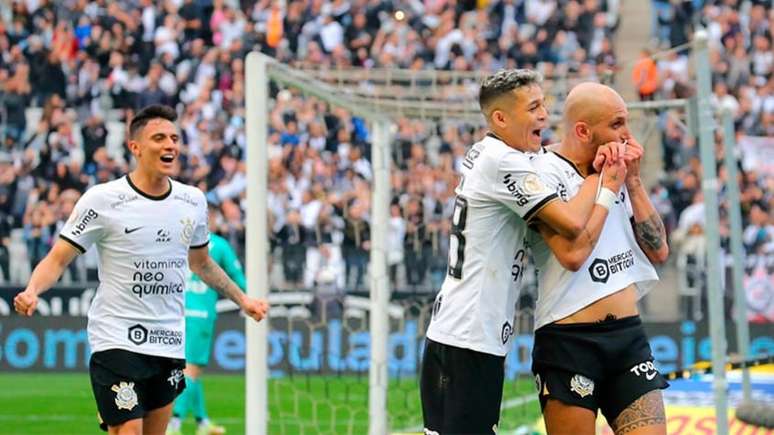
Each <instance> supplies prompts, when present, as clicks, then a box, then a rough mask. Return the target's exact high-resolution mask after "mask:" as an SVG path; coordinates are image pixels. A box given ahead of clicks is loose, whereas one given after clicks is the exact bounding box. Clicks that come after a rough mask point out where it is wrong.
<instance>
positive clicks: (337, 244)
mask: <svg viewBox="0 0 774 435" xmlns="http://www.w3.org/2000/svg"><path fill="white" fill-rule="evenodd" d="M250 56H254V58H253V59H252V67H251V66H250V65H251V60H250V58H249V57H248V74H247V81H248V83H250V82H256V83H257V84H258V86H257V88H259V89H260V90H261V92H258V93H256V92H253V93H252V94H251V93H250V92H248V94H247V110H248V113H247V119H265V120H266V122H265V123H254V124H263V125H260V126H254V127H253V128H256V129H258V130H259V131H257V132H254V134H255V135H256V136H255V137H258V138H259V148H260V149H261V151H260V153H259V154H257V155H256V156H252V155H248V164H254V165H259V166H258V171H257V172H255V171H254V172H253V173H260V174H263V175H262V177H263V178H262V179H255V180H252V181H250V180H248V182H249V184H250V186H254V185H258V186H263V187H262V189H263V190H265V192H266V196H265V197H254V198H253V199H252V200H251V199H250V197H248V202H249V203H250V201H252V203H253V204H254V205H255V207H257V209H258V210H260V211H259V212H258V213H256V215H254V216H253V217H251V216H248V221H249V222H251V226H252V225H256V227H257V229H258V231H257V232H258V235H257V236H255V237H256V239H253V241H252V243H253V244H252V245H251V239H250V236H249V235H248V252H249V251H251V249H257V250H258V251H259V252H262V253H265V254H261V255H266V257H260V256H258V257H256V258H258V259H259V260H265V262H264V261H251V264H268V265H270V268H268V269H267V270H265V271H264V270H257V271H252V270H249V273H254V274H256V275H257V276H259V278H258V279H259V281H258V282H260V283H262V284H263V285H262V286H261V287H264V288H267V289H270V291H269V293H268V297H269V300H270V302H271V305H272V310H271V317H270V319H269V325H268V327H266V325H262V326H259V327H258V328H256V329H255V330H254V332H253V333H254V334H255V335H253V336H251V335H250V329H249V328H250V327H254V325H248V326H249V327H248V342H250V343H256V342H257V343H267V345H266V347H265V348H263V347H262V346H259V347H261V350H260V352H265V354H263V355H260V352H259V354H258V356H254V359H252V360H251V357H250V355H251V352H249V351H248V360H247V370H248V378H247V382H248V387H247V388H248V391H247V397H248V431H250V428H251V426H250V418H251V417H252V418H254V419H255V421H254V423H253V424H254V425H258V426H261V425H264V424H265V425H267V426H266V428H263V429H261V430H260V431H257V432H255V433H266V431H267V432H268V433H272V434H275V433H331V434H361V433H366V432H369V433H374V434H383V433H390V432H392V433H416V432H421V431H422V412H421V404H420V401H419V388H418V380H419V379H418V369H419V364H420V360H421V353H422V345H423V340H424V335H425V329H426V327H427V325H428V323H429V320H430V312H431V309H432V303H433V298H434V296H435V293H436V292H437V290H438V288H439V287H440V284H441V282H442V281H443V278H444V276H445V274H446V270H447V268H446V259H447V254H448V242H449V237H448V235H449V222H450V213H451V210H452V209H453V200H454V192H453V189H454V187H455V186H456V184H457V175H456V174H457V171H456V170H455V168H456V164H457V162H458V160H459V159H461V158H462V156H463V155H464V151H465V149H466V147H467V146H469V145H470V144H472V143H474V142H475V141H477V140H479V139H480V138H481V137H483V135H484V134H485V132H486V130H485V126H484V119H483V117H482V116H481V115H480V112H479V110H478V103H477V93H478V87H479V83H480V81H481V79H482V78H483V77H484V75H485V73H484V72H465V73H461V72H444V71H407V70H378V69H376V70H374V69H372V70H365V69H351V70H297V69H293V68H291V67H289V66H287V65H281V64H278V63H274V62H273V61H271V60H269V59H268V58H264V57H262V56H261V55H258V54H251V55H250ZM259 56H261V57H260V59H259V58H258V57H259ZM584 80H598V78H595V77H582V76H577V77H561V78H553V77H547V78H546V79H545V81H544V84H543V88H544V92H545V95H546V100H547V103H548V107H549V111H550V116H551V125H552V126H553V125H558V124H559V123H558V122H556V121H558V120H559V116H560V113H561V109H562V101H563V99H564V96H565V95H566V94H567V92H568V91H569V89H570V88H571V87H572V86H573V85H574V84H576V83H578V82H580V81H584ZM251 105H252V106H251ZM251 107H252V112H251ZM685 107H686V102H685V101H683V100H675V101H666V102H654V103H644V104H634V105H632V106H630V111H631V112H632V116H631V118H632V128H633V130H634V134H636V135H637V137H638V138H640V140H641V142H643V143H645V144H646V146H648V144H649V143H653V144H658V143H659V138H660V134H659V131H660V129H662V127H661V126H662V125H663V123H664V122H665V120H666V119H671V120H672V121H670V122H674V123H675V125H677V126H678V128H684V129H689V128H691V126H690V121H689V120H688V118H689V117H687V116H686V111H685ZM248 128H250V125H248ZM547 134H548V135H549V136H548V137H547V140H558V138H559V137H558V132H556V131H550V132H547ZM248 135H250V132H249V131H248ZM652 148H658V147H651V148H649V149H652ZM263 153H265V154H263ZM656 158H657V159H660V153H657V156H656ZM263 162H266V163H263ZM264 164H265V166H263V167H261V166H260V165H264ZM248 172H249V170H248ZM657 172H658V171H651V172H650V174H651V175H652V176H654V177H655V176H657ZM646 181H647V180H646ZM262 189H257V190H262ZM254 190H256V189H254ZM248 195H250V194H249V193H248ZM261 207H264V209H261ZM248 209H249V207H248ZM263 213H265V216H268V219H267V220H265V222H264V220H262V219H257V220H256V216H257V217H260V216H264V214H263ZM253 233H254V234H255V233H256V232H255V231H254V232H253ZM258 239H261V240H258ZM251 246H252V248H251ZM254 252H255V251H254ZM248 269H252V268H248ZM525 277H526V279H525V281H524V286H523V289H522V293H521V297H520V299H519V302H518V303H519V306H518V307H517V316H516V319H515V323H514V324H515V325H516V326H515V328H516V331H515V334H514V336H515V337H514V343H513V348H512V351H511V352H510V354H509V356H508V358H507V362H506V373H505V379H506V382H505V388H504V394H503V403H502V411H501V426H500V428H501V430H502V431H505V432H507V431H513V430H517V429H518V428H520V427H523V426H527V425H530V426H531V425H532V424H533V423H534V422H535V421H536V420H538V418H539V415H540V413H539V405H538V404H537V400H536V399H537V395H536V394H535V391H534V382H533V380H532V376H531V374H530V361H531V358H530V353H531V346H532V327H533V307H534V300H535V288H536V283H535V277H534V270H531V271H528V272H527V273H526V274H525ZM254 328H255V327H254ZM261 328H263V329H262V330H261ZM256 331H258V332H256ZM261 358H265V360H261ZM261 361H265V363H262V362H261ZM263 365H265V366H266V367H267V371H266V372H263V371H258V370H259V368H257V367H256V366H263ZM251 370H253V372H252V375H251ZM267 379H268V380H267ZM262 388H265V390H264V391H267V392H268V393H267V394H266V396H261V395H260V394H261V393H256V390H260V389H262ZM251 394H253V395H254V396H253V399H251ZM256 394H257V395H256ZM251 400H254V401H255V402H254V404H256V408H250V406H251V405H249V402H250V401H251ZM262 400H263V401H265V403H267V404H268V406H266V407H265V410H263V411H262V412H266V419H265V422H266V423H262V421H263V420H262V419H261V418H260V417H261V414H260V413H259V412H254V409H262V407H263V405H261V404H262V403H264V402H262ZM254 427H257V426H254ZM261 427H263V426H261ZM251 433H253V432H251Z"/></svg>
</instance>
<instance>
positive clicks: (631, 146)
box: [624, 137, 645, 186]
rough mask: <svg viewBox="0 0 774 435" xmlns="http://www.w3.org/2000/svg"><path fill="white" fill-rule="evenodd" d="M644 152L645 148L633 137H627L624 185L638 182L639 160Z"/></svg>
mask: <svg viewBox="0 0 774 435" xmlns="http://www.w3.org/2000/svg"><path fill="white" fill-rule="evenodd" d="M644 154H645V149H644V148H643V147H642V145H641V144H640V143H639V142H637V139H635V138H634V137H631V138H629V140H628V143H627V145H626V152H625V153H624V161H625V162H626V185H627V186H633V185H635V184H636V183H639V182H640V161H641V160H642V156H643V155H644Z"/></svg>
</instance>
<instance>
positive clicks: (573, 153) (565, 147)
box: [554, 141, 594, 177]
mask: <svg viewBox="0 0 774 435" xmlns="http://www.w3.org/2000/svg"><path fill="white" fill-rule="evenodd" d="M554 152H557V153H559V154H561V155H562V157H564V158H565V159H567V160H569V161H571V162H572V163H573V164H574V165H575V167H576V168H577V169H578V172H580V174H581V175H582V176H583V177H588V176H589V174H592V173H593V172H594V168H593V166H592V163H593V161H594V156H588V155H587V154H588V153H587V151H586V150H584V149H583V147H582V146H581V145H580V144H574V143H570V142H567V141H562V142H560V143H559V144H558V145H557V146H556V147H555V148H554Z"/></svg>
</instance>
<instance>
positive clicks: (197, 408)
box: [167, 217, 247, 435]
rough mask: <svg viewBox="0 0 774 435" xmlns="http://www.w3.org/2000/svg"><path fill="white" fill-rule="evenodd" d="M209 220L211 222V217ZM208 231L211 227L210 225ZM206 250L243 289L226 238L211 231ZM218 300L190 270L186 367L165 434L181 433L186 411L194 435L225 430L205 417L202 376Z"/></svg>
mask: <svg viewBox="0 0 774 435" xmlns="http://www.w3.org/2000/svg"><path fill="white" fill-rule="evenodd" d="M210 219H211V222H212V217H210ZM210 230H211V231H212V230H213V228H212V226H211V227H210ZM209 249H210V256H211V257H212V259H213V261H215V262H216V263H217V264H218V265H219V266H220V267H221V268H223V270H224V271H225V272H226V274H227V275H228V276H229V277H230V278H231V279H232V280H233V281H234V282H235V283H236V284H237V285H238V286H239V288H241V289H242V291H244V290H245V288H246V287H247V285H246V284H247V283H246V281H245V274H244V272H243V270H242V265H241V264H240V263H239V258H237V255H236V253H235V252H234V250H233V249H232V248H231V246H229V244H228V242H227V241H226V239H224V238H223V237H221V236H219V235H217V234H215V232H214V231H212V232H211V234H210V246H209ZM217 301H218V294H217V293H216V292H215V290H213V289H211V288H209V287H207V284H205V283H204V281H202V280H201V278H199V277H198V276H197V275H195V274H193V273H191V274H190V275H189V277H188V282H187V284H186V290H185V360H186V367H185V370H184V373H185V384H186V388H185V390H183V393H182V394H180V396H178V398H177V400H175V406H174V408H173V409H172V419H171V420H170V422H169V427H168V428H167V435H179V434H181V431H180V427H181V420H182V419H185V418H186V417H187V416H188V414H189V413H193V416H194V417H195V418H196V423H197V429H196V435H205V434H209V435H217V434H223V433H225V432H226V430H225V428H223V427H222V426H217V425H215V424H214V423H213V422H211V421H210V420H209V418H208V417H207V410H206V407H205V403H204V385H203V384H202V379H201V376H202V371H203V370H204V367H206V366H207V363H208V362H209V360H210V352H211V350H212V340H213V336H214V335H215V320H216V319H217V316H218V314H217V311H216V310H215V303H216V302H217Z"/></svg>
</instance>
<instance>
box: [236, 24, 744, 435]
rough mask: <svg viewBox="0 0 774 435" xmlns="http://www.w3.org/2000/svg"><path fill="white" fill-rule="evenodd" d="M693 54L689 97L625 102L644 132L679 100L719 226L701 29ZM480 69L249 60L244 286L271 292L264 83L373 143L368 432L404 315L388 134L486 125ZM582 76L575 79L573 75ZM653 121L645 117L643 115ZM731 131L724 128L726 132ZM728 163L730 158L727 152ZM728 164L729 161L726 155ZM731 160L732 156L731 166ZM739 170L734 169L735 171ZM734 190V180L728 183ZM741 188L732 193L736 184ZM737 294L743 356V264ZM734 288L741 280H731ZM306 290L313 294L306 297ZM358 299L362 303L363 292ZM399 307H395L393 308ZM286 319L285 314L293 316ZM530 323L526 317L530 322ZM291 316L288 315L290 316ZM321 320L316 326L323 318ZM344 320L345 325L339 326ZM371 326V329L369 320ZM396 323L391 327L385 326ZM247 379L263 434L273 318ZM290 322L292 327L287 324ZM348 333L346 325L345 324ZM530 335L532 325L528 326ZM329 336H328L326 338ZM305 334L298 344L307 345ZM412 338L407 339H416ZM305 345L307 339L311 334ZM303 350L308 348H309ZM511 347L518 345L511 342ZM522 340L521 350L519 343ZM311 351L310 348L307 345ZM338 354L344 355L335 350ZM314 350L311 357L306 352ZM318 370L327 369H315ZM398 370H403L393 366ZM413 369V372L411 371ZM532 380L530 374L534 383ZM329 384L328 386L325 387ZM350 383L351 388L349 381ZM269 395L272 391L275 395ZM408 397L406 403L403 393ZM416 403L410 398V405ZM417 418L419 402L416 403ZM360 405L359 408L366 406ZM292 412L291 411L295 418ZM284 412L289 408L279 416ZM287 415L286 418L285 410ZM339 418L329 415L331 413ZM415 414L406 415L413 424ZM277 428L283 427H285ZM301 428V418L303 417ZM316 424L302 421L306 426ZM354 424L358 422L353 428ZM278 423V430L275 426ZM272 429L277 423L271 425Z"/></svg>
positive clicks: (256, 331)
mask: <svg viewBox="0 0 774 435" xmlns="http://www.w3.org/2000/svg"><path fill="white" fill-rule="evenodd" d="M693 49H694V56H695V60H696V62H697V63H696V71H697V85H698V86H697V96H696V97H694V99H693V101H689V100H662V101H651V102H634V103H629V109H630V110H631V111H632V112H639V113H638V114H639V115H640V116H642V117H643V118H644V120H645V121H644V122H645V124H644V125H645V126H644V130H645V131H646V134H645V135H646V136H648V135H650V134H651V133H653V132H655V131H657V130H656V127H655V124H653V123H652V121H653V120H652V119H647V118H648V117H649V116H650V117H652V116H653V115H652V113H653V112H652V111H653V110H665V109H675V110H677V111H682V113H683V114H684V115H685V117H686V119H687V121H686V122H685V124H687V126H686V127H685V128H686V129H689V130H692V134H695V136H697V137H698V139H699V143H700V148H701V151H702V164H703V165H704V166H705V168H708V170H705V171H704V176H705V179H704V182H703V185H702V187H703V190H704V194H705V198H706V201H707V204H708V206H707V207H706V213H707V224H708V225H713V224H714V225H715V226H717V225H718V217H717V213H718V206H717V201H718V199H717V194H718V189H719V188H720V186H719V182H718V179H717V175H716V174H715V168H714V155H713V154H712V152H713V149H714V141H713V138H712V132H713V129H714V128H716V126H717V125H716V124H715V122H714V119H715V114H714V113H713V112H712V108H711V106H710V102H709V101H710V100H709V99H710V95H711V90H710V89H709V82H708V80H709V65H708V62H707V45H706V37H703V36H702V34H697V36H696V38H695V41H694V44H693ZM485 74H486V73H485V72H481V71H475V72H449V71H406V70H364V69H352V70H315V71H302V70H297V69H294V68H291V67H289V66H287V65H283V64H280V63H278V62H276V61H275V60H274V59H272V58H270V57H267V56H265V55H263V54H260V53H257V52H252V53H250V54H248V56H247V59H246V77H245V84H246V95H245V97H246V118H245V119H246V122H245V124H246V135H247V153H246V156H247V157H246V162H247V180H248V187H247V216H246V222H247V223H249V225H246V227H247V237H246V239H247V246H246V255H247V258H246V262H245V263H246V269H247V282H248V294H249V295H250V296H253V297H261V298H267V297H268V295H269V286H270V279H269V269H268V265H269V263H270V260H271V259H270V252H269V243H268V236H267V235H268V234H269V233H270V231H271V228H269V226H268V222H269V220H268V217H269V210H268V207H267V197H268V180H267V178H268V172H267V171H268V164H267V162H268V144H267V142H268V121H269V112H270V111H269V105H270V95H269V85H270V83H272V82H274V83H276V84H279V85H282V86H286V87H292V88H295V89H298V90H300V91H301V92H302V93H303V94H306V95H310V96H313V97H316V98H317V99H319V100H322V101H324V102H326V103H328V104H330V105H332V106H336V107H340V108H343V109H345V110H347V111H348V112H349V113H350V114H352V115H353V116H357V117H359V118H362V119H363V120H365V121H366V122H367V123H368V124H369V129H368V132H369V142H370V143H371V169H372V174H373V180H372V184H371V211H370V223H371V249H370V253H369V255H370V260H369V268H368V276H369V277H370V281H369V282H370V292H369V294H368V297H369V299H368V305H369V308H368V315H367V316H368V319H367V322H364V324H363V325H361V328H363V329H362V330H358V331H359V332H362V333H364V334H368V336H369V337H370V341H369V343H370V348H369V355H370V356H369V359H368V387H367V390H368V391H367V401H368V405H367V408H368V411H367V419H368V422H367V428H368V433H369V434H371V435H385V434H387V433H389V431H390V429H394V428H391V427H390V426H391V421H394V416H391V415H390V414H388V408H389V406H388V405H389V404H388V388H389V383H390V376H391V375H394V372H392V371H390V370H388V362H389V358H390V352H391V351H392V350H391V349H390V348H389V346H390V345H389V343H390V332H391V330H393V331H394V329H395V320H396V319H399V323H401V325H403V323H405V321H406V320H405V318H401V317H400V316H402V314H400V313H396V311H395V310H393V309H392V308H390V309H388V307H392V306H393V300H392V297H391V296H392V289H391V285H390V280H389V277H388V267H387V264H388V263H387V235H388V228H389V226H388V224H389V220H390V200H391V198H392V193H391V182H390V174H391V172H390V165H391V162H392V158H393V155H392V151H393V150H392V148H391V143H392V137H393V135H394V134H395V130H394V129H395V125H396V120H397V119H398V118H399V117H406V118H409V119H411V120H421V121H430V122H438V121H440V120H454V121H457V122H462V123H465V124H466V125H483V121H484V120H483V118H482V117H481V115H480V113H479V110H478V106H477V103H476V100H475V96H476V95H477V92H478V84H479V83H480V80H481V79H482V78H483V77H484V76H485ZM574 80H575V81H581V80H582V79H581V78H578V79H574ZM572 85H574V81H573V80H571V79H562V80H552V81H551V83H550V84H546V86H545V88H546V96H547V99H548V100H554V101H561V99H562V98H563V97H564V95H566V93H567V92H568V91H569V89H570V88H571V87H572ZM560 108H561V104H556V105H555V106H554V110H555V111H554V112H553V113H552V124H553V123H554V122H555V121H556V120H557V116H558V111H559V110H560ZM724 120H725V121H726V124H725V127H726V132H727V134H729V132H732V126H729V125H728V117H727V115H726V118H725V119H724ZM648 122H651V124H648ZM729 135H730V134H729ZM730 136H731V138H727V139H726V140H727V142H726V143H727V147H728V150H727V151H726V152H727V153H731V152H732V150H731V149H730V147H731V146H732V145H733V135H730ZM729 162H730V160H729ZM727 164H728V163H727ZM732 166H733V165H732ZM734 179H735V177H734ZM728 189H729V191H730V192H731V194H732V195H733V193H734V192H735V191H736V189H735V188H734V187H733V186H729V187H728ZM737 195H738V193H737ZM731 218H732V221H735V220H738V219H739V214H738V210H736V213H735V212H733V211H732V213H731ZM732 223H734V224H735V225H734V229H733V231H732V237H731V238H732V240H731V241H732V248H733V252H732V254H733V256H734V258H735V261H734V264H735V267H737V268H738V267H741V265H742V264H743V261H742V260H741V256H742V255H743V253H742V252H741V248H740V246H741V242H740V240H741V239H740V237H741V234H737V232H739V230H738V225H739V223H738V222H732ZM708 236H709V237H708V245H707V246H708V248H709V251H710V252H709V255H708V258H709V259H710V262H709V263H710V264H709V268H708V280H707V282H708V295H709V296H708V297H709V321H710V332H711V337H712V342H713V361H712V365H713V368H714V369H715V370H717V371H716V372H715V373H716V376H715V384H714V392H715V397H716V412H717V418H718V430H719V431H720V432H719V433H723V429H722V428H724V427H726V428H727V427H728V423H727V421H728V420H727V414H726V410H727V406H726V405H727V400H726V394H727V391H726V390H727V384H726V381H725V379H724V376H723V373H724V365H725V363H726V360H727V359H728V358H727V356H726V336H725V334H726V332H725V323H724V318H723V307H722V303H723V301H722V293H723V289H722V288H721V283H720V279H719V275H720V271H719V264H717V263H715V262H714V260H713V259H717V258H718V256H719V249H720V248H719V241H718V240H717V239H718V238H717V232H714V234H713V232H712V231H710V232H709V234H708ZM734 272H735V274H734V278H735V279H734V281H735V297H736V298H737V303H736V305H737V310H736V311H735V318H736V323H737V324H736V328H737V337H738V339H737V341H738V343H739V344H738V351H739V352H740V353H742V357H745V358H746V357H749V355H748V354H747V352H748V347H747V344H748V343H747V342H748V341H749V333H748V324H747V321H746V318H745V315H746V312H745V310H744V307H746V305H745V301H744V292H743V290H742V288H741V278H740V277H741V269H739V270H736V269H735V270H734ZM737 287H738V288H737ZM311 297H312V296H310V299H311ZM362 302H365V300H363V301H362ZM424 308H426V307H419V309H418V310H416V311H417V312H419V314H416V313H415V314H414V315H415V316H416V317H415V319H418V323H419V326H418V328H417V330H416V334H417V335H416V336H415V337H412V338H413V339H416V340H418V339H419V338H420V337H421V336H422V332H423V328H424V326H422V323H423V322H426V321H427V319H426V318H425V317H424V316H425V315H426V313H425V312H424V311H423V309H424ZM398 311H399V310H398ZM269 316H270V317H271V311H270V314H269ZM289 322H290V321H289ZM324 322H325V320H322V321H321V323H315V324H312V321H311V320H310V321H309V322H308V324H307V325H306V326H307V327H308V328H309V330H310V331H311V330H313V328H314V327H317V328H323V327H324V325H325V323H324ZM527 323H528V322H527ZM289 324H290V323H289ZM321 325H322V326H321ZM344 328H347V326H346V325H344ZM365 328H367V329H365ZM391 328H392V329H391ZM245 329H246V365H245V373H246V386H245V402H246V404H245V406H246V409H245V415H246V425H245V432H246V433H247V434H250V435H265V434H267V433H270V431H269V424H270V423H271V420H270V419H272V418H275V417H272V415H271V413H270V411H269V401H270V397H269V394H268V391H269V377H270V374H271V373H270V371H269V367H268V364H269V363H268V358H269V357H270V355H269V350H270V347H269V341H270V340H269V335H270V331H269V319H267V320H266V321H263V322H261V323H258V324H256V323H255V322H252V321H249V320H248V321H246V323H245ZM288 329H289V330H290V329H291V326H288ZM349 332H352V331H349ZM526 333H527V334H529V335H531V330H530V331H527V332H526ZM329 339H330V338H329ZM306 344H307V343H306V342H303V343H302V345H304V346H306ZM414 344H416V343H413V344H412V345H414ZM308 347H313V346H312V344H311V339H310V343H309V346H308ZM305 349H306V348H305ZM514 349H516V346H514ZM521 350H522V349H520V350H519V351H521ZM309 353H310V354H311V353H313V352H311V351H310V352H309ZM337 356H340V355H337ZM310 358H311V357H310ZM320 373H323V370H320ZM399 373H400V372H399ZM410 375H411V376H414V375H415V373H412V374H410ZM743 379H744V380H745V381H744V390H745V396H749V374H747V372H746V371H745V374H744V378H743ZM530 385H531V383H530ZM327 387H328V386H327V385H326V394H327V393H328V388H327ZM347 388H349V387H347ZM271 399H276V397H272V398H271ZM505 399H506V398H505V397H504V399H503V401H504V403H518V404H519V405H521V404H522V403H526V402H527V400H525V397H517V398H515V399H510V400H508V401H506V400H505ZM294 401H295V402H294V403H295V405H294V406H295V407H296V408H299V406H300V407H303V405H299V399H298V397H295V398H294ZM405 402H407V403H408V402H409V400H408V399H405ZM312 403H313V404H314V407H315V409H314V410H313V412H314V413H318V409H317V406H318V405H319V403H316V402H314V400H312ZM417 405H418V403H417V404H412V406H413V407H416V406H417ZM337 406H338V405H330V409H331V411H330V413H331V414H334V415H336V413H337V412H339V411H341V409H340V408H341V406H338V407H337ZM350 407H351V408H352V409H349V410H345V411H347V412H346V413H344V414H342V415H346V417H343V418H345V419H348V423H347V424H346V425H345V426H343V427H344V428H343V429H341V430H340V431H339V430H337V428H338V426H335V425H331V426H330V428H331V431H332V432H333V433H362V432H363V431H364V429H365V428H364V427H362V430H361V426H357V425H356V424H354V423H353V421H354V420H356V419H357V418H358V417H357V416H356V414H358V413H359V411H358V408H362V407H363V406H362V404H359V403H358V404H354V403H352V404H350ZM418 412H419V414H420V418H421V409H420V410H418ZM362 414H365V412H363V413H362ZM297 416H298V415H295V417H297ZM278 418H288V417H278ZM291 418H292V417H291ZM334 418H335V416H334ZM415 423H416V422H414V423H411V424H415ZM282 427H283V428H284V427H285V426H282ZM299 427H304V426H303V425H302V426H299ZM313 427H314V426H307V429H308V430H311V429H312V428H313ZM355 427H357V429H355ZM280 432H284V430H281V431H280ZM272 433H273V432H272Z"/></svg>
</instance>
